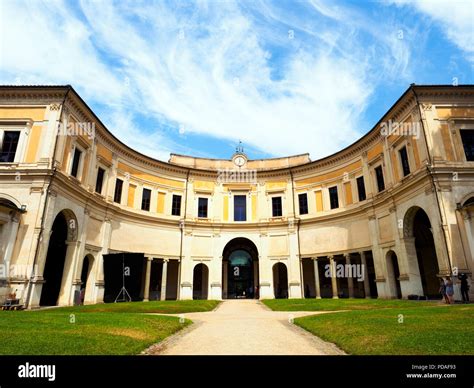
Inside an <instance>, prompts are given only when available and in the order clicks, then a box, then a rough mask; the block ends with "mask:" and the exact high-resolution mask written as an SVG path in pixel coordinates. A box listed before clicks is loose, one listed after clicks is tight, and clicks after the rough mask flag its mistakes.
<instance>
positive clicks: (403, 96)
mask: <svg viewBox="0 0 474 388" xmlns="http://www.w3.org/2000/svg"><path fill="white" fill-rule="evenodd" d="M463 87H474V84H462V85H456V86H454V85H446V84H431V85H416V84H414V83H412V84H410V86H409V87H408V88H407V89H406V90H405V92H403V94H402V95H401V96H400V97H399V98H398V99H397V100H396V101H395V102H394V103H393V104H392V105H391V106H390V108H388V110H387V111H386V112H385V113H384V114H383V115H382V117H381V118H380V120H378V121H377V123H376V124H375V125H374V126H373V127H372V128H371V129H370V130H369V131H368V132H367V133H365V134H364V135H363V136H362V137H360V138H358V139H357V140H355V141H354V142H352V143H351V144H349V145H348V146H346V147H344V148H343V149H341V150H339V151H337V152H335V153H333V154H331V155H327V156H324V157H322V158H319V159H316V160H313V161H310V162H308V163H304V164H300V165H297V166H288V167H282V168H276V169H271V170H268V171H271V172H272V173H274V172H278V171H285V170H289V169H290V170H291V169H296V168H301V167H303V166H309V165H311V164H318V163H320V162H323V161H325V160H328V159H330V158H333V157H335V156H337V155H340V154H342V153H343V152H346V151H347V150H348V149H350V148H351V147H353V146H354V145H355V144H357V143H359V142H360V141H362V140H364V139H366V138H367V137H369V136H370V135H372V133H373V132H374V131H375V130H376V129H377V128H378V127H379V126H380V123H381V122H382V121H383V120H384V119H385V117H386V116H387V115H388V114H389V113H390V112H391V111H392V110H393V109H394V108H395V106H397V104H398V103H399V102H400V101H402V100H403V99H404V98H405V97H406V96H407V95H408V94H409V93H410V92H412V91H414V89H423V88H426V89H431V88H433V89H435V88H436V89H439V88H443V89H452V88H456V89H457V88H459V89H461V88H463ZM4 89H17V90H21V89H25V90H28V89H30V90H31V89H38V90H40V89H64V92H65V93H67V91H68V90H69V91H72V92H73V94H74V95H75V96H76V97H77V98H78V99H79V101H80V102H81V103H83V104H84V106H85V107H86V108H87V109H88V110H89V112H90V113H91V114H92V116H93V117H94V118H95V119H96V120H97V121H98V122H99V124H100V125H101V126H102V127H103V128H104V129H105V130H106V131H107V133H108V134H109V135H110V136H111V137H112V138H113V139H114V140H116V141H117V142H118V143H119V144H120V145H121V146H122V147H124V148H126V149H127V150H129V151H131V152H132V153H135V154H137V155H139V156H141V157H143V158H145V159H148V160H151V161H153V162H155V163H158V164H164V165H167V166H172V167H174V168H181V169H183V170H185V171H186V170H189V171H198V172H203V171H206V172H210V173H211V172H215V171H214V170H205V169H197V168H193V167H185V166H181V165H177V164H172V163H170V162H166V161H163V160H159V159H155V158H153V157H152V156H148V155H145V154H143V153H141V152H140V151H137V150H135V149H133V148H131V147H129V146H128V145H126V144H125V143H123V142H122V141H121V140H120V139H118V138H117V137H116V136H115V135H114V134H113V133H112V132H111V131H110V130H109V129H108V128H107V126H106V125H105V124H104V123H103V122H102V120H101V119H100V118H99V117H98V116H97V115H96V114H95V112H94V111H93V110H92V109H91V108H90V106H89V105H88V104H87V102H85V101H84V99H83V98H82V97H81V96H80V95H79V93H77V92H76V90H75V89H74V87H73V86H72V85H70V84H66V85H0V90H4ZM171 155H172V154H170V156H171ZM175 155H179V154H175ZM301 155H308V153H306V154H298V155H294V156H301ZM179 156H186V155H179ZM196 158H197V157H196ZM285 158H288V156H282V157H277V158H269V159H256V160H272V159H285ZM200 159H206V158H200ZM213 160H225V159H213Z"/></svg>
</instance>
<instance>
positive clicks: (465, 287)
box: [458, 273, 469, 303]
mask: <svg viewBox="0 0 474 388" xmlns="http://www.w3.org/2000/svg"><path fill="white" fill-rule="evenodd" d="M458 279H459V280H460V281H461V296H462V301H463V302H464V303H469V284H468V282H467V275H466V274H465V273H462V274H460V275H459V276H458Z"/></svg>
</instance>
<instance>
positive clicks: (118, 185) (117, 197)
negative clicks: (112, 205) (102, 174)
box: [114, 178, 123, 203]
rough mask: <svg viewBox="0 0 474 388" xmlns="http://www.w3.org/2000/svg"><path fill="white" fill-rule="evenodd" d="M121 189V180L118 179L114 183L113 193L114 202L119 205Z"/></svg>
mask: <svg viewBox="0 0 474 388" xmlns="http://www.w3.org/2000/svg"><path fill="white" fill-rule="evenodd" d="M122 187H123V180H121V179H118V178H117V180H116V181H115V191H114V202H116V203H120V202H122Z"/></svg>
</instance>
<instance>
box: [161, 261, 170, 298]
mask: <svg viewBox="0 0 474 388" xmlns="http://www.w3.org/2000/svg"><path fill="white" fill-rule="evenodd" d="M168 261H169V259H163V272H162V274H161V294H160V300H166V279H167V275H168Z"/></svg>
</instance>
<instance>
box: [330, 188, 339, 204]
mask: <svg viewBox="0 0 474 388" xmlns="http://www.w3.org/2000/svg"><path fill="white" fill-rule="evenodd" d="M329 203H330V204H331V209H337V208H338V207H339V197H338V196H337V186H334V187H330V188H329Z"/></svg>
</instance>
